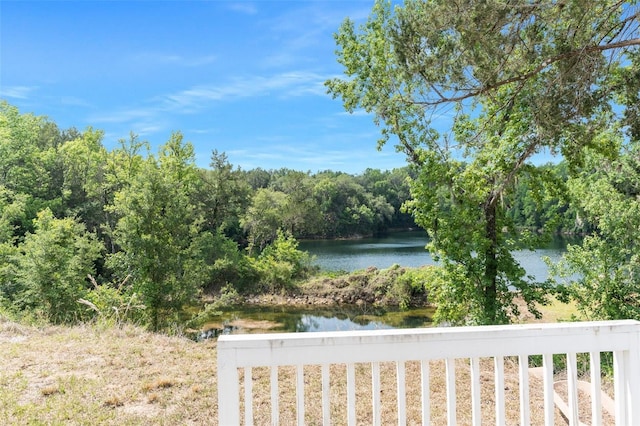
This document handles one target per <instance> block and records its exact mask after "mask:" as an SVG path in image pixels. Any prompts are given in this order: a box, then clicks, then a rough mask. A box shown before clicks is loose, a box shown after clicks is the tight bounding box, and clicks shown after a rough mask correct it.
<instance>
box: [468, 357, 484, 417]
mask: <svg viewBox="0 0 640 426" xmlns="http://www.w3.org/2000/svg"><path fill="white" fill-rule="evenodd" d="M470 364H471V365H470V366H469V367H470V369H471V417H472V418H471V424H472V425H473V426H480V425H481V424H482V410H481V408H480V407H482V405H481V400H480V359H479V358H471V363H470Z"/></svg>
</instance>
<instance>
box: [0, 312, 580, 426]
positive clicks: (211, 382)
mask: <svg viewBox="0 0 640 426" xmlns="http://www.w3.org/2000/svg"><path fill="white" fill-rule="evenodd" d="M545 314H546V315H548V318H551V317H555V318H556V319H562V318H564V317H565V315H566V312H565V309H564V308H561V307H554V306H551V307H550V308H545ZM567 319H568V318H567ZM466 363H467V361H465V360H459V361H458V367H459V368H458V369H457V376H456V379H457V382H458V385H457V387H458V390H459V392H458V393H457V395H458V400H457V404H458V410H459V411H458V417H459V420H460V424H465V423H469V419H470V415H471V414H470V413H471V410H470V403H469V399H470V398H469V391H468V390H467V389H468V382H469V377H468V369H467V368H466V366H465V364H466ZM0 365H2V369H1V370H0V424H3V425H24V424H30V425H62V424H64V425H86V424H91V425H169V424H171V425H173V424H180V425H216V424H217V381H216V342H215V341H212V340H211V341H206V342H201V343H196V342H193V341H191V340H188V339H186V338H182V337H175V336H166V335H161V334H154V333H150V332H147V331H144V330H142V329H140V328H137V327H134V326H129V325H123V326H120V327H114V326H110V327H106V326H101V325H99V324H98V325H95V324H94V325H82V326H76V327H54V326H47V327H41V328H37V327H32V326H23V325H20V324H16V323H14V322H11V321H8V320H6V319H3V317H2V316H0ZM406 368H407V373H406V378H407V392H406V394H407V398H408V400H407V407H408V411H409V413H408V415H409V422H410V423H412V424H414V423H416V422H418V419H419V410H420V403H419V400H418V398H419V392H418V391H417V390H418V389H419V380H420V374H419V370H418V368H419V367H418V365H417V363H408V364H407V366H406ZM368 369H369V367H368V366H365V365H358V366H357V369H356V379H357V391H356V392H357V401H358V404H357V407H356V408H357V414H358V418H359V421H360V422H361V423H362V424H370V423H371V413H370V410H371V409H370V401H371V386H370V377H369V376H368V371H369V370H368ZM381 370H382V374H381V378H382V401H383V407H382V416H383V424H387V423H395V422H396V421H395V411H394V410H395V401H396V394H395V392H396V391H395V374H396V372H395V367H394V365H392V364H383V365H382V366H381ZM331 373H332V376H331V381H332V387H331V399H332V401H335V402H336V404H335V407H332V414H331V415H332V419H333V421H334V422H333V423H334V424H344V423H345V419H346V409H345V406H344V401H346V381H345V379H344V377H345V375H346V374H345V371H344V366H340V365H336V366H333V367H332V371H331ZM279 375H280V379H279V381H280V393H281V398H282V399H281V401H280V412H281V416H282V417H281V424H291V423H292V422H293V421H294V420H295V401H294V394H293V392H291V391H290V389H294V388H295V379H294V371H293V368H281V369H280V372H279ZM444 376H445V375H444V366H443V363H442V362H432V363H431V392H432V395H433V398H434V401H433V402H432V416H433V418H432V421H433V424H443V423H446V422H445V416H446V409H445V402H444V401H445V399H444V398H445V397H444V392H445V384H444ZM492 376H493V368H492V364H491V362H490V361H489V360H485V361H484V362H483V363H482V378H481V384H482V393H483V396H484V398H485V400H484V401H483V403H486V404H489V405H486V406H485V408H483V423H485V422H486V423H491V422H493V423H495V420H494V410H493V409H492V408H491V401H492V400H493V380H492ZM253 381H254V395H255V400H254V411H255V414H256V418H255V422H256V424H269V423H270V402H269V398H270V396H269V388H268V386H269V372H268V370H267V369H254V371H253ZM320 383H321V378H320V371H319V368H317V367H314V366H310V367H305V393H306V394H307V395H308V396H309V397H308V398H307V401H308V402H307V407H306V413H307V420H308V424H318V423H319V421H318V419H321V418H322V415H321V407H320V405H319V404H317V401H318V398H319V396H318V395H319V392H320ZM505 387H506V391H505V392H506V394H507V401H508V402H507V415H508V422H509V424H516V423H518V418H517V410H518V376H517V364H516V362H515V361H512V360H507V361H506V378H505ZM541 389H542V388H541V384H540V383H538V382H537V381H536V379H532V380H531V394H532V406H531V409H532V419H534V421H535V420H536V419H540V417H541V407H542V405H541ZM557 418H558V419H559V416H557Z"/></svg>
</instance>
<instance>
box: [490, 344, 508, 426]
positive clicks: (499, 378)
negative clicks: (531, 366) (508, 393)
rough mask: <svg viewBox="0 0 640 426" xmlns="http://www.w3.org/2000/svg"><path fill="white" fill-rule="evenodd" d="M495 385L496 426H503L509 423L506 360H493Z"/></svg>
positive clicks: (496, 358) (501, 358) (500, 358)
mask: <svg viewBox="0 0 640 426" xmlns="http://www.w3.org/2000/svg"><path fill="white" fill-rule="evenodd" d="M493 370H494V384H495V391H496V425H499V426H503V425H504V424H505V423H506V422H507V417H506V412H505V401H504V358H503V357H501V356H497V357H495V358H494V359H493Z"/></svg>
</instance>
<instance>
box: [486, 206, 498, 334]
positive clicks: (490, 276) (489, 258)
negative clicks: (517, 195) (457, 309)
mask: <svg viewBox="0 0 640 426" xmlns="http://www.w3.org/2000/svg"><path fill="white" fill-rule="evenodd" d="M492 198H493V197H492V196H490V197H489V201H488V202H487V204H485V207H484V217H485V237H486V238H487V240H488V245H487V248H486V250H485V266H484V283H483V295H482V296H483V302H484V303H483V305H484V306H483V307H484V318H485V321H484V322H485V323H487V324H496V323H497V321H498V311H497V308H498V305H497V300H496V299H497V297H498V285H497V277H498V258H497V248H498V230H497V217H496V210H497V207H496V203H495V202H493V201H491V199H492Z"/></svg>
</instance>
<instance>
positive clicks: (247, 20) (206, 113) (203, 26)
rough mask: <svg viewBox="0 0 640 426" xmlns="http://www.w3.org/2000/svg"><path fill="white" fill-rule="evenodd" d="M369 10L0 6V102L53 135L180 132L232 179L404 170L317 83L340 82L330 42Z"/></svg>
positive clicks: (111, 141)
mask: <svg viewBox="0 0 640 426" xmlns="http://www.w3.org/2000/svg"><path fill="white" fill-rule="evenodd" d="M372 5H373V1H372V0H351V1H339V0H334V1H302V0H298V1H296V0H290V1H284V0H282V1H260V0H258V1H253V2H250V1H224V0H222V1H162V2H158V1H142V0H139V1H39V2H37V1H6V0H3V1H2V2H0V98H1V99H4V100H6V101H8V102H9V103H10V104H12V105H15V106H17V107H18V108H19V109H20V111H21V112H23V113H27V112H33V113H34V114H36V115H44V116H47V117H49V118H50V119H51V120H52V121H54V122H56V123H57V124H58V126H59V127H61V128H63V129H64V128H68V127H71V126H75V127H77V128H78V129H80V130H82V129H84V128H86V127H87V126H93V127H94V128H97V129H102V130H104V131H105V139H104V145H105V146H106V147H107V148H113V147H115V146H117V141H118V139H120V138H127V137H128V135H129V133H130V132H134V133H136V134H138V135H139V136H140V138H141V139H144V140H147V141H149V142H150V143H151V145H152V147H153V148H152V152H156V148H157V146H159V145H160V144H162V143H164V142H165V141H167V140H168V139H169V136H170V135H171V132H172V131H176V130H179V131H181V132H182V133H183V134H184V136H185V139H186V140H188V141H190V142H192V143H193V144H194V146H195V150H196V157H197V163H198V165H200V166H201V167H207V166H208V163H209V159H210V156H211V151H212V150H213V149H217V150H218V151H220V152H226V153H227V155H228V157H229V160H230V162H231V163H232V164H233V165H234V166H240V167H242V168H243V169H251V168H255V167H262V168H264V169H277V168H281V167H287V168H291V169H295V170H301V171H307V170H309V171H311V172H316V171H319V170H327V169H330V170H334V171H344V172H348V173H354V174H355V173H360V172H362V171H363V170H364V169H366V168H367V167H372V168H379V169H390V168H394V167H402V166H404V165H406V162H405V158H404V156H403V155H401V154H398V153H396V152H395V150H394V148H393V146H388V147H386V148H384V149H383V151H382V152H379V151H377V150H376V141H377V139H378V136H379V129H378V128H376V127H375V125H374V124H373V123H372V119H371V117H370V116H367V115H365V114H353V115H350V114H347V113H345V112H344V110H343V108H342V103H341V101H340V100H333V99H331V97H330V96H329V95H327V94H326V89H325V87H324V86H323V83H324V81H325V80H327V79H328V78H332V77H334V76H340V75H341V72H342V69H341V66H340V65H339V64H338V63H337V62H336V59H335V49H336V46H335V42H334V39H333V34H334V33H335V32H336V31H337V29H338V27H339V25H340V23H341V22H342V21H343V20H344V19H345V18H346V17H350V18H351V19H353V20H355V21H356V22H358V21H363V20H364V19H365V18H366V17H367V16H368V14H369V12H370V10H371V7H372Z"/></svg>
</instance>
